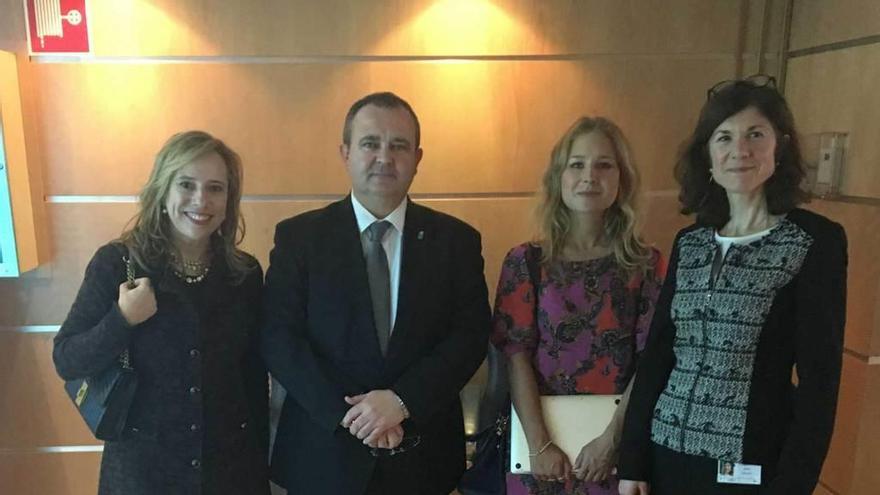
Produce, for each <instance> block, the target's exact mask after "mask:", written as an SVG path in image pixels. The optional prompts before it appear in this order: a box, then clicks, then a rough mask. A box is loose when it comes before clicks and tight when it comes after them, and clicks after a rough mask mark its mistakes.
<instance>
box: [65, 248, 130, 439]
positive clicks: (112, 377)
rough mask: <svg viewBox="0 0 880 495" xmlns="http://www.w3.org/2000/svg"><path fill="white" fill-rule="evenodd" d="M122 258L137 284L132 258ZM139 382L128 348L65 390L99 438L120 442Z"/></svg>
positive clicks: (67, 383) (128, 274)
mask: <svg viewBox="0 0 880 495" xmlns="http://www.w3.org/2000/svg"><path fill="white" fill-rule="evenodd" d="M122 259H123V260H124V261H125V268H126V277H127V279H128V283H129V284H133V283H134V267H133V266H132V261H131V258H129V257H127V256H123V258H122ZM137 383H138V378H137V374H136V373H135V371H134V369H132V367H131V363H130V360H129V355H128V349H126V350H125V351H123V352H122V354H120V356H119V358H118V359H117V360H116V361H115V362H114V363H113V364H112V365H111V366H109V367H108V368H107V369H106V370H104V371H102V372H100V373H98V374H97V375H94V376H90V377H87V378H78V379H76V380H68V381H66V382H64V390H65V391H66V392H67V395H68V396H69V397H70V400H72V401H73V404H74V405H75V406H76V408H77V410H78V411H79V414H80V416H82V417H83V419H84V420H85V422H86V424H87V425H88V426H89V429H90V430H92V433H94V435H95V438H97V439H99V440H117V439H119V438H120V437H121V436H122V430H123V429H124V428H125V421H126V419H127V418H128V410H129V409H130V408H131V403H132V401H133V400H134V394H135V391H136V390H137Z"/></svg>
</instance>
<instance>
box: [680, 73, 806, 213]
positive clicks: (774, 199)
mask: <svg viewBox="0 0 880 495" xmlns="http://www.w3.org/2000/svg"><path fill="white" fill-rule="evenodd" d="M771 81H772V80H771ZM748 107H754V108H755V109H757V110H758V112H760V113H761V115H763V116H764V117H765V118H766V119H767V120H769V121H770V123H771V124H773V129H774V130H775V132H776V152H775V153H776V169H775V171H774V172H773V175H772V176H770V178H769V179H767V182H765V183H764V195H765V196H766V198H767V207H768V210H769V211H770V213H771V214H774V215H781V214H785V213H788V212H789V211H791V210H792V209H794V208H795V207H796V206H797V205H798V204H800V203H803V202H805V201H807V200H808V199H809V194H808V193H807V192H806V191H804V190H803V189H801V187H800V184H801V182H802V181H803V179H804V166H803V162H802V160H801V151H800V144H799V141H798V135H797V130H796V129H795V125H794V116H792V114H791V109H790V108H789V107H788V103H786V101H785V98H784V97H783V96H782V95H781V94H780V93H779V91H777V90H776V88H775V87H773V86H772V84H768V85H758V84H755V83H754V82H752V81H750V80H739V81H733V82H732V83H731V84H729V85H726V86H724V87H723V88H722V89H720V90H718V91H714V90H713V91H710V92H709V98H708V100H707V101H706V104H705V105H703V109H702V110H701V111H700V117H699V119H698V120H697V126H696V128H695V129H694V132H693V134H691V137H690V138H689V139H688V140H687V141H686V142H685V144H684V145H683V147H682V151H681V153H680V155H679V158H678V162H677V163H676V164H675V179H676V180H677V181H678V183H679V185H680V186H681V191H680V192H679V194H678V200H679V202H680V203H681V212H682V213H684V214H686V215H689V214H691V213H696V215H697V222H698V223H700V224H703V225H708V226H712V227H715V228H721V227H723V226H724V224H726V223H727V222H728V220H730V204H729V203H728V201H727V194H726V193H725V191H724V188H723V187H721V186H719V185H718V184H716V183H715V181H712V180H711V177H712V172H711V168H712V159H711V157H710V156H709V139H710V138H711V137H712V133H713V132H715V129H716V128H717V127H718V126H719V125H721V123H722V122H724V121H725V120H727V118H728V117H730V116H732V115H735V114H737V113H739V112H741V111H743V110H745V109H746V108H748Z"/></svg>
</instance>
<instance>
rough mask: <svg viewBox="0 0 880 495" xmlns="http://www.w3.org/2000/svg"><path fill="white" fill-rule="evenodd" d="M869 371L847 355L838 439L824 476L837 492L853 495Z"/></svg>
mask: <svg viewBox="0 0 880 495" xmlns="http://www.w3.org/2000/svg"><path fill="white" fill-rule="evenodd" d="M867 368H868V366H867V364H866V363H865V362H864V361H862V360H860V359H857V358H855V357H852V356H851V355H848V354H845V355H844V357H843V371H842V376H841V383H840V392H839V396H838V400H837V416H836V417H835V419H834V436H832V438H831V446H830V447H829V450H828V457H826V459H825V465H824V466H823V467H822V475H821V477H820V479H821V480H822V483H824V484H825V485H827V486H828V487H829V488H831V489H833V490H834V491H835V492H836V493H841V494H846V493H850V492H849V485H850V482H851V480H852V474H853V458H854V457H855V453H856V449H857V446H858V443H859V439H860V431H859V430H860V425H861V417H862V410H863V409H864V406H865V385H866V376H865V375H866V372H867V371H868V369H867Z"/></svg>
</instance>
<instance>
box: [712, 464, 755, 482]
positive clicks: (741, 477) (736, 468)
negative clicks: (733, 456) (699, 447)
mask: <svg viewBox="0 0 880 495" xmlns="http://www.w3.org/2000/svg"><path fill="white" fill-rule="evenodd" d="M716 481H717V482H718V483H730V484H737V485H760V484H761V466H760V465H759V464H740V463H738V462H731V461H725V460H720V459H719V460H718V477H717V478H716Z"/></svg>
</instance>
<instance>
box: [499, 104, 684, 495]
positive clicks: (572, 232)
mask: <svg viewBox="0 0 880 495" xmlns="http://www.w3.org/2000/svg"><path fill="white" fill-rule="evenodd" d="M637 193H638V172H637V171H636V169H635V167H634V164H633V162H632V159H631V157H630V151H629V146H628V144H627V142H626V139H625V138H624V137H623V134H622V133H621V131H620V129H619V128H618V127H617V126H616V125H614V123H612V122H611V121H609V120H607V119H604V118H601V117H598V118H586V117H584V118H581V119H579V120H577V121H576V122H575V123H574V125H572V127H571V128H570V129H569V130H568V131H567V132H566V133H565V135H564V136H563V137H562V138H561V139H560V140H559V142H558V143H557V144H556V146H555V147H554V149H553V153H552V154H551V159H550V164H549V166H548V167H547V170H546V171H545V173H544V179H543V188H542V193H541V204H540V208H539V223H540V228H541V232H540V237H541V240H540V241H539V242H537V243H535V244H531V243H529V244H522V245H519V246H516V247H514V248H513V249H511V250H510V252H509V253H508V254H507V257H506V258H505V260H504V264H503V266H502V269H501V277H500V280H499V281H498V290H497V292H496V302H495V316H494V323H493V325H494V330H493V337H492V341H493V343H494V344H495V345H496V346H497V347H499V348H500V349H502V350H503V351H504V353H505V354H506V355H507V356H508V358H509V373H510V389H511V399H512V401H513V404H514V407H515V408H516V411H517V415H518V416H519V418H520V420H521V421H522V424H523V429H524V430H525V434H526V440H527V442H528V445H529V450H530V457H531V466H532V473H533V474H532V475H514V474H508V475H507V493H508V495H527V494H528V495H538V494H540V495H568V494H571V495H575V494H577V495H587V494H589V495H607V494H617V480H616V479H615V478H614V477H613V475H612V471H613V467H614V462H615V458H616V455H617V445H618V442H619V438H620V432H621V427H622V423H623V412H624V411H625V409H626V402H627V400H628V396H629V384H630V382H631V380H632V376H633V374H634V372H635V367H636V366H635V365H636V359H637V357H638V354H639V352H640V351H641V350H642V348H643V346H644V344H645V340H646V337H647V331H648V326H649V324H650V322H651V317H652V315H653V312H654V302H655V300H656V297H657V294H658V293H659V289H660V285H661V283H662V278H663V276H664V274H665V269H666V266H665V261H664V260H663V258H662V257H661V255H660V253H659V252H658V251H657V250H655V249H653V248H650V247H648V246H647V245H645V244H644V243H643V242H642V240H641V239H640V237H639V235H638V232H637V230H636V223H637V222H636V219H637V214H638V213H637V211H636V197H637ZM532 260H534V261H532ZM530 265H531V266H532V267H533V268H532V273H535V274H536V275H538V277H537V278H538V280H539V283H538V290H537V291H536V290H535V289H536V288H535V287H534V286H533V282H532V276H530V268H529V267H530ZM536 301H537V309H536V308H535V304H536ZM536 318H537V321H536ZM574 394H624V397H623V399H622V400H621V403H620V405H619V406H618V408H617V412H616V413H615V415H614V419H613V420H612V422H611V424H610V425H609V426H608V427H607V428H606V430H605V432H604V433H603V434H602V435H601V436H599V437H598V438H596V439H595V440H593V441H592V442H590V443H588V444H587V445H585V446H584V447H583V449H582V450H581V452H580V455H578V456H577V458H576V459H569V458H568V457H567V456H566V455H565V454H564V453H563V452H562V451H561V450H560V449H559V448H558V447H557V446H556V445H555V444H554V443H553V442H552V440H551V438H550V437H549V435H548V433H547V429H546V427H545V425H544V420H543V416H542V413H541V407H540V396H541V395H574ZM585 421H589V419H588V418H585Z"/></svg>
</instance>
